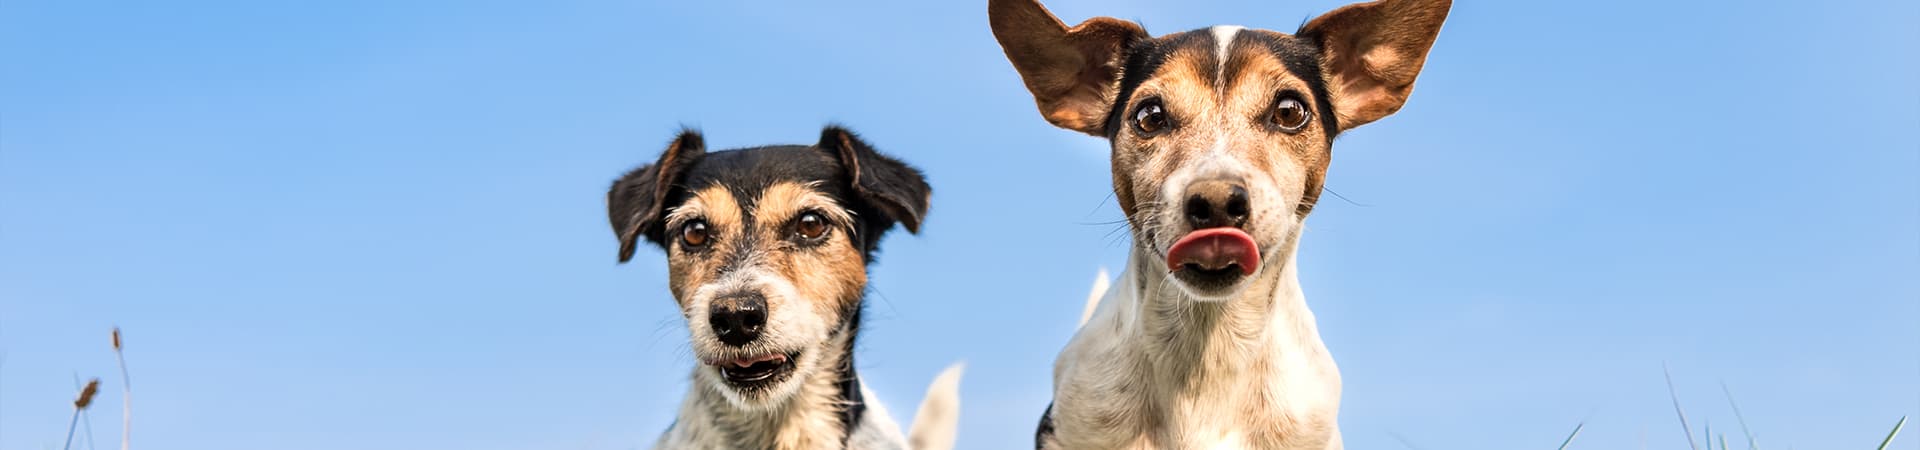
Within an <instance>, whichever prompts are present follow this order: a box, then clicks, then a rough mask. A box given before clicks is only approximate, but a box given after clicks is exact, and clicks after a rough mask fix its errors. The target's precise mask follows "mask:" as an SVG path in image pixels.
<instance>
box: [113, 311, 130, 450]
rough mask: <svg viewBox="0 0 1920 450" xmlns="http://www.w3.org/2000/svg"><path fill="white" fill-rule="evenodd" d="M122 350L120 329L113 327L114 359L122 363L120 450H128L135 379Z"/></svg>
mask: <svg viewBox="0 0 1920 450" xmlns="http://www.w3.org/2000/svg"><path fill="white" fill-rule="evenodd" d="M120 350H121V347H120V327H113V359H115V360H118V361H119V362H120V390H121V392H120V450H127V443H128V442H130V441H132V439H131V438H130V437H131V436H132V434H133V379H132V377H129V376H127V356H126V355H125V354H124V353H121V351H120Z"/></svg>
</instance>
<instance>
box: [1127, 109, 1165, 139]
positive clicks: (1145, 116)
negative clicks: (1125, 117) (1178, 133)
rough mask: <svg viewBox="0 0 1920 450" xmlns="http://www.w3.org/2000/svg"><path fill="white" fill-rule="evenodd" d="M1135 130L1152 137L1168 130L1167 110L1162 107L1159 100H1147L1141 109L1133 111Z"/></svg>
mask: <svg viewBox="0 0 1920 450" xmlns="http://www.w3.org/2000/svg"><path fill="white" fill-rule="evenodd" d="M1133 129H1134V130H1138V131H1139V132H1140V134H1143V135H1147V136H1152V135H1155V134H1159V133H1160V132H1161V131H1162V130H1166V129H1167V109H1166V108H1164V107H1161V106H1160V101H1159V100H1147V101H1146V102H1143V103H1141V104H1140V109H1136V110H1134V111H1133Z"/></svg>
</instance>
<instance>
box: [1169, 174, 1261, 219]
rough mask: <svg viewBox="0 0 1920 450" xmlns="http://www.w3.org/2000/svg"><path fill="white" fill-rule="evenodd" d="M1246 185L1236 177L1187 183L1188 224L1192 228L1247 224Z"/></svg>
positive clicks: (1250, 206) (1249, 212)
mask: <svg viewBox="0 0 1920 450" xmlns="http://www.w3.org/2000/svg"><path fill="white" fill-rule="evenodd" d="M1248 203H1249V200H1247V188H1246V186H1244V185H1243V184H1242V183H1241V182H1240V181H1239V180H1202V181H1197V182H1194V183H1193V184H1190V185H1187V204H1186V206H1185V210H1186V213H1187V225H1190V226H1192V227H1193V229H1195V230H1198V229H1203V228H1216V227H1235V228H1240V227H1244V226H1246V225H1247V215H1248V214H1251V213H1252V210H1253V207H1252V205H1250V204H1248Z"/></svg>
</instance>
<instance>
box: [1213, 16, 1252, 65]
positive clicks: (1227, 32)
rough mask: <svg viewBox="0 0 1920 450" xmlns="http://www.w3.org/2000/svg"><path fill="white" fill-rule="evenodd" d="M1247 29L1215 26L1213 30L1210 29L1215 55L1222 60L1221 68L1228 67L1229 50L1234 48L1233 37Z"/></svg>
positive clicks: (1220, 62)
mask: <svg viewBox="0 0 1920 450" xmlns="http://www.w3.org/2000/svg"><path fill="white" fill-rule="evenodd" d="M1246 28H1247V27H1243V26H1239V25H1215V26H1214V27H1213V28H1208V30H1210V31H1213V50H1214V54H1216V55H1218V56H1219V58H1217V59H1219V60H1220V61H1219V64H1220V66H1221V67H1226V65H1227V48H1228V47H1232V46H1233V37H1234V36H1237V35H1239V34H1240V30H1244V29H1246Z"/></svg>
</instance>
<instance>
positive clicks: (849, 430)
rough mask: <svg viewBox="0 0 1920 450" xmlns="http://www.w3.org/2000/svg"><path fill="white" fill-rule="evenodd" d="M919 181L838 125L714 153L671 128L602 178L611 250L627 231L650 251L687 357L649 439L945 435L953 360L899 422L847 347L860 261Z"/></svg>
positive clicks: (913, 218) (805, 445)
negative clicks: (688, 363) (669, 135)
mask: <svg viewBox="0 0 1920 450" xmlns="http://www.w3.org/2000/svg"><path fill="white" fill-rule="evenodd" d="M930 194H931V188H929V187H928V186H927V183H926V181H925V180H924V179H923V177H922V176H921V174H920V171H919V170H917V169H914V168H913V167H911V166H908V165H907V164H905V163H902V162H900V161H899V160H896V159H893V158H891V157H888V156H886V155H883V154H880V153H879V152H878V151H875V150H874V149H873V147H872V146H870V145H868V144H867V143H866V142H864V141H862V140H860V138H859V137H857V136H855V135H854V134H853V133H852V132H849V131H847V130H845V129H843V128H840V127H827V128H826V129H825V130H824V131H823V132H822V133H821V137H820V141H819V143H817V144H815V145H812V146H799V145H782V146H765V147H754V148H745V149H737V150H727V151H717V152H707V151H706V147H705V144H704V140H703V139H702V137H701V135H700V134H699V133H698V132H694V131H691V130H689V131H683V132H681V133H680V136H679V137H678V138H676V139H674V141H673V143H672V144H669V145H668V146H667V149H666V151H665V152H663V153H662V154H661V155H660V159H659V160H658V161H657V162H655V163H653V164H650V165H646V166H643V167H640V168H639V169H636V170H633V171H632V172H629V173H628V174H627V175H626V176H624V177H621V178H620V179H619V181H616V182H614V184H613V188H612V189H611V190H610V191H609V192H608V193H607V214H608V218H609V219H610V221H611V222H612V225H613V232H614V235H615V236H617V237H618V238H619V240H620V250H619V255H620V261H621V262H626V261H628V260H629V259H631V258H632V257H633V255H634V252H635V250H636V248H637V247H638V246H639V243H640V242H641V241H642V240H644V241H646V242H650V243H652V244H654V245H655V246H658V247H659V248H660V249H661V250H663V251H665V252H666V257H667V268H668V286H669V289H670V290H671V291H672V294H673V298H674V301H675V302H676V303H677V304H678V305H679V307H680V312H681V315H682V316H684V317H685V318H686V320H687V329H688V331H689V332H690V335H691V336H690V343H691V347H692V350H693V354H694V355H695V356H696V357H697V358H699V360H700V364H699V365H698V366H696V367H695V368H694V369H693V376H692V386H691V388H690V392H688V394H687V396H686V398H685V400H684V401H683V402H682V403H681V406H680V413H679V418H678V420H676V421H675V422H674V424H673V426H672V427H671V428H669V429H668V430H667V431H666V433H665V434H664V435H662V436H661V437H660V439H659V441H658V442H657V443H656V444H655V445H656V447H659V448H671V449H747V448H753V449H783V450H785V449H795V450H798V449H825V448H835V449H838V448H851V449H905V448H914V449H936V450H938V449H947V448H951V447H952V446H953V439H954V431H955V428H956V425H957V423H956V422H957V421H958V415H959V411H958V409H959V399H958V389H959V376H960V374H959V371H960V367H959V366H958V365H956V366H954V367H951V368H949V369H947V371H946V372H943V373H942V374H941V375H940V376H939V377H938V378H936V379H935V381H934V383H933V385H932V386H931V387H929V388H928V392H927V396H926V399H925V400H924V401H923V402H922V404H921V409H920V413H919V415H918V416H916V417H918V418H919V419H918V420H917V421H916V422H915V423H914V426H913V429H912V430H911V431H910V432H909V433H908V434H907V435H905V436H903V435H902V434H901V432H900V429H899V426H898V425H897V424H895V422H894V421H893V419H892V418H891V417H890V416H889V415H888V414H887V411H886V408H885V407H883V406H882V405H881V404H880V402H878V401H877V400H875V399H874V396H873V394H872V392H870V391H868V390H867V388H866V385H865V383H863V382H862V381H861V379H860V377H859V375H858V374H857V373H856V372H855V371H854V361H853V348H854V342H855V341H854V339H855V337H856V335H857V333H858V331H859V329H860V312H861V309H862V307H863V305H864V303H863V299H864V297H865V294H866V285H867V266H868V265H869V264H872V262H873V258H874V254H875V253H876V252H877V250H878V249H879V244H880V239H881V238H882V237H883V236H885V235H886V233H887V231H888V230H890V229H892V228H893V227H894V225H895V224H899V225H900V226H902V227H904V228H906V229H907V231H908V232H918V231H919V229H920V224H921V221H922V219H923V218H924V217H925V216H926V212H927V203H928V200H929V196H930Z"/></svg>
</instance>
